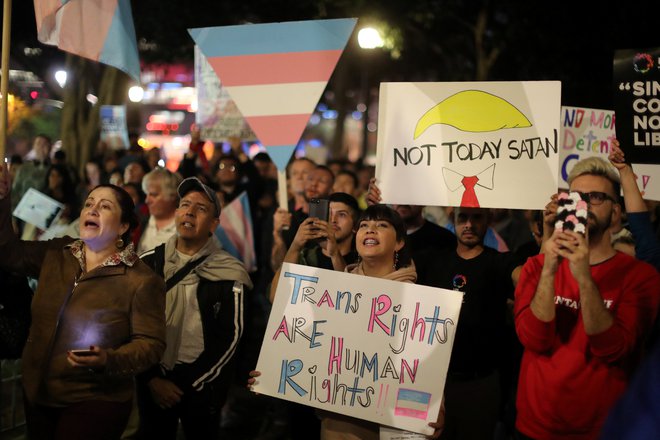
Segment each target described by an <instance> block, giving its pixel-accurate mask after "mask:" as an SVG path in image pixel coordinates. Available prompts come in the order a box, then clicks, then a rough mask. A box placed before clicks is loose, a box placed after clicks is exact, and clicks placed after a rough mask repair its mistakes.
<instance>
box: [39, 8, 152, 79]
mask: <svg viewBox="0 0 660 440" xmlns="http://www.w3.org/2000/svg"><path fill="white" fill-rule="evenodd" d="M34 12H35V16H36V19H37V38H38V39H39V41H41V42H42V43H44V44H50V45H53V46H57V47H58V48H60V49H61V50H63V51H65V52H70V53H72V54H75V55H78V56H81V57H84V58H89V59H90V60H93V61H98V62H100V63H103V64H108V65H110V66H113V67H116V68H117V69H120V70H122V71H124V72H126V73H127V74H128V75H130V76H132V77H133V78H134V79H135V80H136V81H137V82H139V81H140V59H139V57H138V50H137V43H136V41H135V28H134V27H133V14H132V12H131V3H130V0H34Z"/></svg>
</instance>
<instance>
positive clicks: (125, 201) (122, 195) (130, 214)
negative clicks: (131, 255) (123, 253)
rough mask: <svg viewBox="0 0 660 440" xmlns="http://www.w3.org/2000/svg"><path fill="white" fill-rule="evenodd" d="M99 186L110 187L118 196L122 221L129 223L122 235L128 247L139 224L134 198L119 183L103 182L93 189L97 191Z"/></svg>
mask: <svg viewBox="0 0 660 440" xmlns="http://www.w3.org/2000/svg"><path fill="white" fill-rule="evenodd" d="M97 188H109V189H111V190H112V192H113V193H114V194H115V197H116V198H117V203H118V204H119V209H121V218H120V222H121V223H127V224H128V229H127V230H126V232H124V233H123V234H122V235H121V239H122V240H123V241H124V247H126V246H127V245H128V243H130V242H131V235H132V234H133V230H135V228H137V226H138V224H139V221H138V217H137V214H136V213H135V203H133V198H132V197H131V195H130V194H129V193H128V192H126V190H125V189H124V188H122V187H119V186H117V185H112V184H109V183H103V184H101V185H98V186H97V187H96V188H94V189H93V190H92V191H95V190H96V189H97ZM90 193H91V192H90Z"/></svg>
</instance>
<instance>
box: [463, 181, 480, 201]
mask: <svg viewBox="0 0 660 440" xmlns="http://www.w3.org/2000/svg"><path fill="white" fill-rule="evenodd" d="M478 181H479V178H478V177H477V176H465V177H463V179H461V183H462V184H463V186H464V187H465V191H463V197H462V198H461V206H463V207H467V208H478V207H479V200H477V194H476V193H475V192H474V185H476V184H477V182H478Z"/></svg>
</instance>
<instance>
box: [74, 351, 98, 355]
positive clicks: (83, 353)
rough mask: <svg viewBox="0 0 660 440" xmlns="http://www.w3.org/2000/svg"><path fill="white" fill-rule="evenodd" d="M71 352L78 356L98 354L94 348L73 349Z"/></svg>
mask: <svg viewBox="0 0 660 440" xmlns="http://www.w3.org/2000/svg"><path fill="white" fill-rule="evenodd" d="M71 353H73V354H75V355H76V356H94V355H95V354H96V353H94V352H93V351H92V350H71Z"/></svg>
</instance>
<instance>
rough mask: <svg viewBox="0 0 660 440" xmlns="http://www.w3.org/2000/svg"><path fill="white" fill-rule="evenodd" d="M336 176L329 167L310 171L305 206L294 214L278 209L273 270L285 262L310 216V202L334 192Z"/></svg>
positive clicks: (272, 253) (272, 260) (271, 260)
mask: <svg viewBox="0 0 660 440" xmlns="http://www.w3.org/2000/svg"><path fill="white" fill-rule="evenodd" d="M334 182H335V176H334V174H332V171H330V169H329V168H328V167H325V166H323V165H319V166H317V167H316V168H314V169H313V170H312V171H310V172H309V173H308V174H307V176H306V178H305V183H304V190H303V196H304V199H305V204H303V205H302V207H300V208H299V209H297V210H295V211H294V212H293V213H291V212H288V211H285V210H283V209H278V210H277V211H275V215H273V247H272V250H271V258H270V262H271V268H272V269H273V271H277V269H279V268H280V266H281V265H282V262H283V261H284V255H285V254H286V251H287V249H288V248H289V246H291V243H292V242H293V238H294V237H295V236H296V232H298V227H299V226H300V224H301V223H302V222H303V221H304V220H305V219H306V218H307V217H308V215H309V201H310V200H312V199H322V198H327V197H328V196H329V195H330V192H331V191H332V185H333V184H334Z"/></svg>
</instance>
